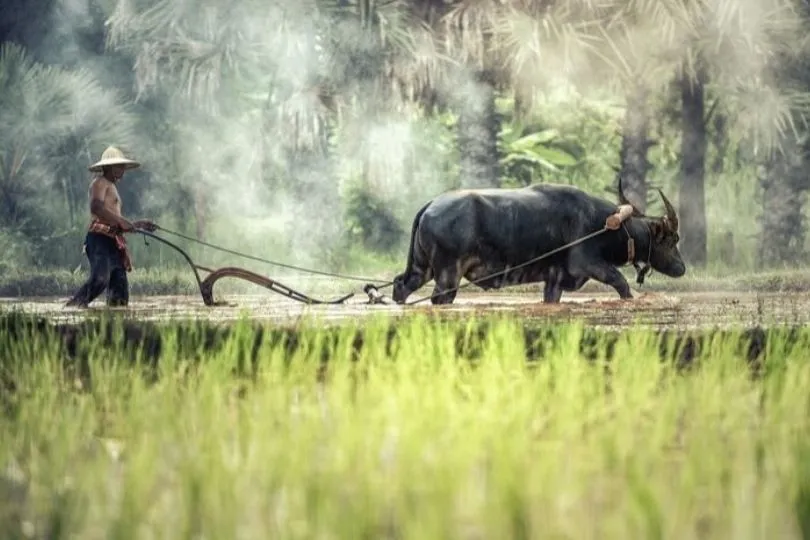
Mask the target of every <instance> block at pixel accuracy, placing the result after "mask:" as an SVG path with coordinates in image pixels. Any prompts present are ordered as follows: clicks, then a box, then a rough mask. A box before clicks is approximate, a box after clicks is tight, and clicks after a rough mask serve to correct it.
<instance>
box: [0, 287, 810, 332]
mask: <svg viewBox="0 0 810 540" xmlns="http://www.w3.org/2000/svg"><path fill="white" fill-rule="evenodd" d="M414 298H418V296H414ZM222 300H224V301H225V302H227V305H223V306H216V307H207V306H205V305H204V304H203V303H202V300H201V299H200V297H199V296H150V297H135V298H133V299H132V300H131V304H130V306H129V308H128V309H115V310H108V309H107V308H105V307H104V305H103V303H101V302H96V303H95V304H94V305H93V306H92V307H91V308H90V309H87V310H80V309H75V308H65V307H63V306H64V302H65V301H66V298H36V299H27V298H0V310H3V311H6V310H10V309H15V308H16V309H22V310H23V311H25V312H29V313H37V314H41V315H45V316H47V317H48V318H49V319H52V320H54V321H59V322H78V321H80V320H82V319H83V318H85V317H92V316H97V315H99V314H103V313H105V312H107V311H115V312H120V313H121V314H122V315H124V316H125V317H127V318H136V319H140V320H150V321H170V320H173V319H189V318H193V319H207V320H210V321H218V322H226V321H234V320H237V319H239V318H240V317H241V316H243V315H247V316H248V317H249V318H251V319H257V320H264V321H268V322H275V323H285V324H294V323H296V322H299V321H302V320H306V321H324V322H338V321H346V320H356V319H359V318H362V317H368V316H373V315H384V316H389V317H398V316H403V315H407V314H412V313H419V312H421V313H425V312H433V313H441V314H443V315H447V316H457V317H466V316H470V315H471V314H481V313H511V314H514V315H517V316H519V317H522V318H527V319H535V320H544V321H567V320H574V319H584V320H586V321H587V322H588V323H589V324H590V325H594V326H600V327H610V328H617V327H626V326H629V325H632V324H634V323H639V324H643V325H647V326H656V327H672V328H698V327H729V326H746V327H750V326H754V325H772V324H807V323H809V322H810V293H801V294H796V293H793V294H788V293H773V294H763V293H745V292H740V293H649V294H637V296H636V298H635V299H634V300H631V301H628V302H622V301H619V300H618V299H617V297H616V295H615V293H595V294H568V295H566V296H565V297H564V298H563V302H562V303H560V304H558V305H545V304H543V303H541V302H540V297H539V295H537V294H531V293H529V294H526V293H520V294H516V293H492V292H489V293H483V292H464V293H463V294H461V293H460V294H459V296H458V297H457V298H456V301H455V303H454V304H453V305H450V306H431V305H430V303H429V302H424V303H421V304H417V305H414V306H397V305H393V304H389V305H369V304H368V303H367V298H366V297H365V295H364V294H363V293H360V294H359V295H357V296H355V297H353V298H350V299H349V300H347V301H346V302H345V303H344V304H342V305H311V306H308V305H304V304H301V303H299V302H295V301H293V300H289V299H287V298H285V297H283V296H280V295H276V294H273V293H266V294H256V295H229V296H226V297H224V298H222Z"/></svg>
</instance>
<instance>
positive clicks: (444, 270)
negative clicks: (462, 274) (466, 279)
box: [430, 264, 461, 304]
mask: <svg viewBox="0 0 810 540" xmlns="http://www.w3.org/2000/svg"><path fill="white" fill-rule="evenodd" d="M437 268H438V269H437V271H436V274H435V276H434V278H433V279H434V280H435V282H436V286H435V287H433V294H432V298H431V299H430V302H431V303H432V304H452V303H453V300H455V299H456V292H458V291H457V290H456V289H457V288H458V285H459V282H460V281H461V279H460V278H459V271H458V268H457V267H456V266H455V265H449V264H445V265H442V266H438V267H437ZM451 289H452V290H451ZM445 291H447V292H445Z"/></svg>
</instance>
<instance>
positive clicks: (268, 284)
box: [200, 266, 354, 306]
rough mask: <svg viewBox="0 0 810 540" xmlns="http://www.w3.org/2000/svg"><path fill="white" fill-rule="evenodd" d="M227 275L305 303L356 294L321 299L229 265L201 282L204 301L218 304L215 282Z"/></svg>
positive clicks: (326, 302)
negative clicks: (215, 299)
mask: <svg viewBox="0 0 810 540" xmlns="http://www.w3.org/2000/svg"><path fill="white" fill-rule="evenodd" d="M225 277H233V278H238V279H243V280H245V281H249V282H251V283H255V284H256V285H259V286H261V287H264V288H265V289H269V290H271V291H273V292H275V293H278V294H281V295H284V296H286V297H287V298H291V299H293V300H297V301H299V302H303V303H304V304H342V303H343V302H345V301H346V300H348V299H349V298H351V297H352V296H354V293H349V294H347V295H345V296H342V297H340V298H336V299H334V300H319V299H317V298H312V297H311V296H307V295H306V294H304V293H302V292H299V291H296V290H295V289H291V288H290V287H288V286H286V285H284V284H282V283H279V282H278V281H276V280H274V279H270V278H268V277H265V276H262V275H261V274H257V273H255V272H251V271H250V270H245V269H244V268H236V267H233V266H228V267H225V268H218V269H216V270H212V271H211V273H210V274H208V276H207V277H206V278H205V279H204V280H202V282H201V283H200V293H201V294H202V297H203V302H205V305H206V306H214V305H216V302H214V284H215V283H216V282H217V281H219V280H220V279H222V278H225Z"/></svg>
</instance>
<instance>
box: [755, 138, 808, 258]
mask: <svg viewBox="0 0 810 540" xmlns="http://www.w3.org/2000/svg"><path fill="white" fill-rule="evenodd" d="M785 146H786V148H785V151H784V152H774V153H773V154H772V156H771V157H770V158H769V159H768V161H767V163H766V164H765V167H763V174H762V175H761V176H760V179H759V185H760V187H761V188H762V215H761V216H760V218H759V222H760V234H759V247H758V249H757V266H758V267H759V268H760V269H765V268H768V267H773V266H780V265H783V264H796V263H798V262H800V261H801V259H802V258H803V252H804V212H803V210H804V194H805V191H806V190H807V188H808V175H807V173H806V171H805V170H804V167H805V166H806V160H805V159H804V158H803V155H802V152H801V149H800V148H799V147H798V146H797V145H796V144H795V143H792V144H786V145H785Z"/></svg>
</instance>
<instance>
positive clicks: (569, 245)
mask: <svg viewBox="0 0 810 540" xmlns="http://www.w3.org/2000/svg"><path fill="white" fill-rule="evenodd" d="M609 230H612V229H610V228H608V226H607V225H605V226H604V227H602V228H601V229H600V230H598V231H595V232H592V233H591V234H588V235H586V236H583V237H582V238H579V239H578V240H574V241H573V242H569V243H567V244H565V245H562V246H560V247H558V248H554V249H552V250H551V251H549V252H547V253H543V254H542V255H540V256H538V257H535V258H534V259H529V260H528V261H526V262H524V263H521V264H519V265H517V266H513V267H511V268H507V269H506V270H501V271H500V272H495V273H494V274H490V275H488V276H484V277H482V278H478V279H476V280H475V281H470V282H467V283H465V284H464V285H459V286H457V287H454V288H452V289H447V290H446V291H442V292H439V293H435V294H431V295H430V296H425V297H423V298H419V299H418V300H414V301H413V302H406V303H405V305H406V306H412V305H414V304H418V303H420V302H424V301H426V300H430V299H432V298H434V297H436V296H441V295H443V294H447V293H451V292H454V291H460V290H461V289H463V288H465V287H469V286H470V285H475V284H476V283H478V282H480V281H484V280H485V279H490V278H493V277H495V276H499V275H501V274H506V273H507V272H511V271H512V270H517V269H518V268H522V267H524V266H527V265H529V264H532V263H535V262H537V261H539V260H541V259H545V258H546V257H550V256H552V255H554V254H555V253H558V252H560V251H562V250H564V249H568V248H570V247H571V246H575V245H577V244H581V243H582V242H584V241H585V240H589V239H591V238H593V237H594V236H598V235H600V234H602V233H603V232H605V231H609Z"/></svg>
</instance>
